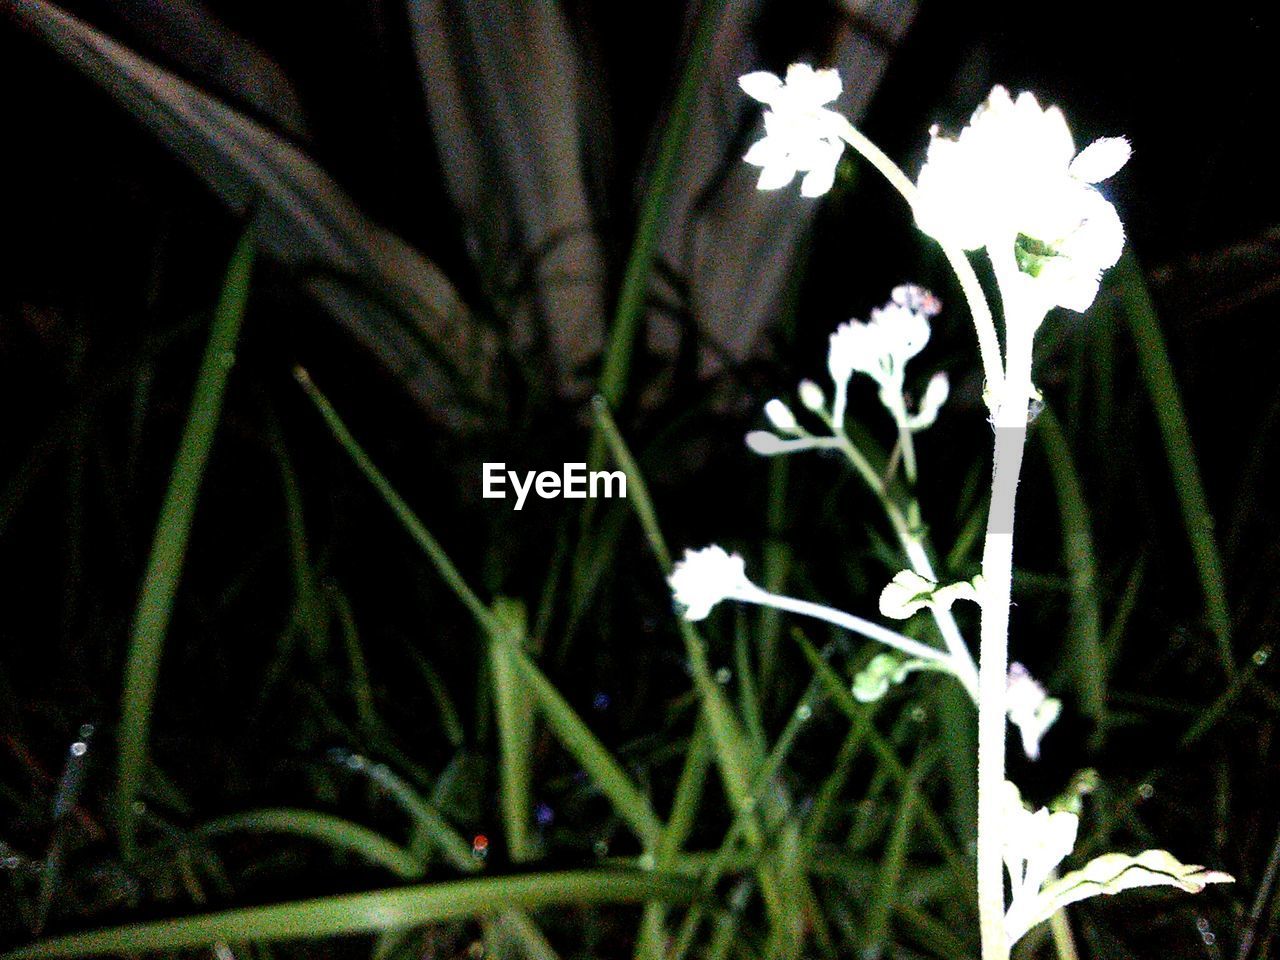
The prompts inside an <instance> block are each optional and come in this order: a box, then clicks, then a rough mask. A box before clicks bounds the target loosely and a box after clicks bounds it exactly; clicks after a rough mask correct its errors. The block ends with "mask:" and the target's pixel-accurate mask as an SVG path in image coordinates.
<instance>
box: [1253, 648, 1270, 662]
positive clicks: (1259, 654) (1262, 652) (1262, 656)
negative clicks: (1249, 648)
mask: <svg viewBox="0 0 1280 960" xmlns="http://www.w3.org/2000/svg"><path fill="white" fill-rule="evenodd" d="M1270 659H1271V648H1270V647H1259V648H1258V649H1257V650H1255V651H1253V664H1254V666H1256V667H1260V666H1262V665H1263V664H1264V663H1266V662H1267V661H1268V660H1270Z"/></svg>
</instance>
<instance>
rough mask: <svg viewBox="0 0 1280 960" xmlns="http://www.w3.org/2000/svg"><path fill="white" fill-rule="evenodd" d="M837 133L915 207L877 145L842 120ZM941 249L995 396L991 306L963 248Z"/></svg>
mask: <svg viewBox="0 0 1280 960" xmlns="http://www.w3.org/2000/svg"><path fill="white" fill-rule="evenodd" d="M841 133H842V135H843V137H844V141H845V143H847V144H849V146H851V147H853V149H854V150H856V151H857V152H858V153H859V154H861V155H862V157H863V158H864V159H865V160H866V161H867V162H868V163H870V164H871V165H872V166H873V167H875V168H876V170H878V171H879V172H880V174H881V175H882V176H883V177H884V178H885V179H886V180H888V181H889V185H890V186H892V187H893V188H894V189H895V190H897V191H898V193H900V194H901V195H902V199H904V200H906V201H907V204H908V205H909V206H911V207H913V208H914V207H915V200H916V185H915V184H914V183H912V182H911V181H910V180H909V179H908V178H907V175H906V174H905V173H903V172H902V169H901V168H900V167H899V166H898V165H897V164H896V163H894V162H893V161H892V160H890V159H889V157H888V156H887V155H886V154H885V153H884V151H883V150H881V149H880V148H879V147H877V146H876V145H875V144H874V143H872V142H871V141H870V140H868V139H867V137H866V136H865V135H864V134H863V133H862V131H860V130H859V129H858V128H857V127H855V126H854V125H853V124H851V123H849V122H848V121H846V122H845V123H844V125H843V129H842V130H841ZM938 244H939V246H941V247H942V252H943V254H944V255H945V256H946V258H947V263H948V264H950V265H951V269H952V271H954V272H955V275H956V279H957V280H959V281H960V289H961V291H962V292H963V293H964V298H965V300H967V301H968V303H969V313H970V315H971V316H972V317H973V326H974V329H975V330H976V331H977V334H978V353H979V354H980V355H981V357H982V370H983V373H984V374H985V375H986V378H987V389H988V391H989V392H990V395H991V396H992V397H995V396H997V395H998V393H999V390H1000V382H1001V381H1002V380H1003V379H1004V371H1003V370H1002V369H1001V365H1000V341H999V339H998V338H997V337H996V325H995V321H994V320H992V319H991V307H990V306H988V305H987V298H986V296H985V295H984V294H983V293H982V284H981V283H979V282H978V275H977V274H976V273H974V272H973V265H972V264H971V263H969V259H968V258H967V257H966V256H965V254H964V251H963V250H961V249H959V248H958V247H956V246H954V245H953V244H950V243H943V242H942V241H938Z"/></svg>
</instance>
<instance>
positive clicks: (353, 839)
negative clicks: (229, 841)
mask: <svg viewBox="0 0 1280 960" xmlns="http://www.w3.org/2000/svg"><path fill="white" fill-rule="evenodd" d="M197 833H199V834H200V835H202V836H206V837H214V836H222V835H225V834H228V833H283V834H289V835H292V836H298V837H305V838H307V839H310V840H318V841H320V842H321V843H325V844H328V845H329V846H331V847H335V848H337V849H340V850H347V851H350V852H351V853H354V854H357V855H359V856H361V857H364V858H365V859H366V860H368V861H369V862H370V863H376V864H378V865H379V866H382V867H386V868H387V869H388V870H390V871H391V872H392V873H394V874H395V875H396V876H398V877H400V878H402V879H404V880H415V879H417V878H418V877H421V876H422V873H423V864H422V862H421V861H420V860H418V859H417V858H416V857H414V856H412V855H411V854H410V853H409V852H408V851H407V850H405V849H403V848H402V847H399V846H397V845H396V844H394V843H392V842H391V841H390V840H388V839H387V838H386V837H384V836H382V834H380V833H376V832H375V831H373V830H370V829H369V828H368V827H364V826H361V825H360V824H358V823H352V822H351V821H350V820H344V819H343V818H342V817H335V816H332V815H331V814H327V813H319V812H317V811H314V810H296V809H291V808H284V807H281V808H268V809H263V810H249V811H246V812H245V813H237V814H233V815H232V816H229V817H221V818H219V819H217V820H212V821H210V822H209V823H206V824H204V825H203V826H202V827H200V828H199V830H198V831H197Z"/></svg>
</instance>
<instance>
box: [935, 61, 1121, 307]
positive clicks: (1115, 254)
mask: <svg viewBox="0 0 1280 960" xmlns="http://www.w3.org/2000/svg"><path fill="white" fill-rule="evenodd" d="M1129 154H1130V148H1129V142H1128V141H1127V140H1125V139H1124V138H1123V137H1108V138H1104V139H1101V140H1096V141H1094V142H1093V143H1092V144H1090V145H1089V146H1088V147H1086V148H1085V149H1084V150H1082V151H1080V153H1079V154H1077V153H1076V149H1075V142H1074V141H1073V139H1072V137H1071V131H1070V129H1069V128H1068V127H1067V121H1066V119H1065V118H1064V117H1063V115H1062V111H1061V110H1059V109H1058V108H1057V107H1049V108H1047V109H1045V108H1042V107H1041V106H1040V104H1039V102H1038V101H1037V100H1036V98H1035V96H1034V95H1033V94H1031V93H1021V94H1019V95H1018V96H1017V98H1016V99H1014V98H1013V97H1011V96H1010V95H1009V91H1008V90H1006V89H1005V88H1004V87H999V86H997V87H995V88H994V89H993V90H992V91H991V95H990V97H988V99H987V101H986V103H984V104H982V105H981V106H980V107H978V109H977V111H976V112H975V113H974V114H973V117H972V119H971V120H970V121H969V124H968V126H966V127H965V128H964V130H962V131H961V132H960V135H959V136H958V137H956V138H955V139H952V138H949V137H945V136H943V135H941V134H940V133H939V132H938V131H937V129H936V128H935V129H934V130H933V131H932V132H931V139H930V143H929V151H928V155H927V159H926V160H925V164H924V167H923V168H922V169H921V171H920V177H919V181H918V185H917V186H918V190H917V194H916V198H915V203H914V206H915V215H916V223H917V224H918V225H919V227H920V229H921V230H923V231H924V232H925V233H927V234H929V235H930V236H932V237H935V238H937V239H938V240H943V241H947V242H950V243H954V244H956V245H958V246H960V247H963V248H964V249H966V250H976V249H978V248H980V247H986V248H987V252H988V253H989V254H990V255H991V257H992V260H993V262H996V263H997V266H998V265H999V262H1000V261H1001V260H1003V259H1004V258H1006V257H1009V258H1013V260H1014V262H1016V265H1017V269H1016V271H1013V272H1014V273H1016V274H1018V276H1017V277H1016V278H1014V277H1010V280H1009V282H1016V283H1019V284H1021V285H1022V286H1023V287H1024V288H1025V293H1026V295H1027V296H1029V297H1031V298H1033V301H1034V302H1035V303H1036V304H1037V306H1038V307H1039V308H1040V309H1041V311H1042V312H1041V316H1043V312H1044V311H1047V310H1048V309H1049V308H1051V307H1054V306H1063V307H1067V308H1068V309H1071V310H1076V311H1081V312H1083V311H1084V310H1087V309H1088V308H1089V305H1090V304H1091V303H1093V300H1094V298H1095V297H1096V296H1097V293H1098V284H1099V281H1100V278H1101V275H1102V271H1103V270H1105V269H1106V268H1108V267H1110V266H1112V265H1113V264H1114V263H1115V262H1116V261H1117V260H1118V259H1119V258H1120V253H1121V251H1122V250H1123V247H1124V227H1123V226H1122V225H1121V223H1120V217H1119V215H1118V214H1117V213H1116V210H1115V207H1113V206H1112V205H1111V203H1110V202H1109V201H1108V200H1107V199H1106V198H1105V197H1104V196H1103V195H1102V194H1101V193H1100V192H1099V191H1098V189H1097V186H1096V184H1099V183H1101V182H1102V181H1103V180H1106V179H1108V178H1109V177H1111V176H1112V175H1113V174H1114V173H1116V172H1117V171H1118V170H1119V169H1120V168H1121V167H1123V166H1124V164H1125V163H1126V162H1127V161H1128V159H1129ZM1005 282H1006V281H1005V280H1003V279H1002V280H1001V287H1002V292H1003V293H1004V294H1005V296H1006V297H1007V296H1009V295H1010V293H1011V292H1012V291H1009V290H1006V289H1004V286H1005Z"/></svg>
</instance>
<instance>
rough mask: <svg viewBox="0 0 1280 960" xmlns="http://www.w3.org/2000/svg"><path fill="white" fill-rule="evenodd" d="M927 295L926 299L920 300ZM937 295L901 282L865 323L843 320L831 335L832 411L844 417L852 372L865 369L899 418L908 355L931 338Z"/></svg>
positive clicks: (839, 421) (837, 418)
mask: <svg viewBox="0 0 1280 960" xmlns="http://www.w3.org/2000/svg"><path fill="white" fill-rule="evenodd" d="M921 297H928V298H929V300H928V301H921V299H920V298H921ZM934 303H936V301H933V300H932V296H931V295H930V294H928V293H927V292H925V291H923V290H921V289H920V288H919V287H908V286H903V287H898V288H897V289H895V290H894V299H893V300H891V301H890V302H889V303H886V304H885V305H884V306H883V307H877V308H876V309H873V310H872V311H871V319H870V320H869V321H868V322H866V323H863V322H862V321H860V320H850V321H849V322H848V323H842V324H841V325H840V326H839V327H837V328H836V332H835V333H833V334H832V335H831V342H830V347H829V349H828V351H827V370H828V371H829V372H830V373H831V379H832V381H833V382H834V383H835V385H836V396H835V403H834V405H833V408H832V417H833V419H834V420H835V422H836V424H837V426H839V425H840V424H842V423H843V421H844V408H845V400H846V394H847V390H848V385H849V378H850V377H852V376H853V374H854V373H855V372H857V373H865V374H866V375H867V376H869V377H871V378H872V379H873V380H875V381H876V383H878V384H879V385H880V399H881V402H883V403H884V405H885V406H886V407H888V408H889V410H890V412H892V413H893V414H894V417H895V419H896V418H897V417H898V416H899V411H900V409H901V407H902V387H903V379H904V377H905V369H906V365H907V361H908V360H910V359H911V358H912V357H914V356H915V355H916V354H918V353H919V352H920V351H921V350H923V349H924V345H925V344H926V343H928V342H929V317H930V316H931V315H932V313H933V312H936V311H933V310H932V305H933V304H934Z"/></svg>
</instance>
